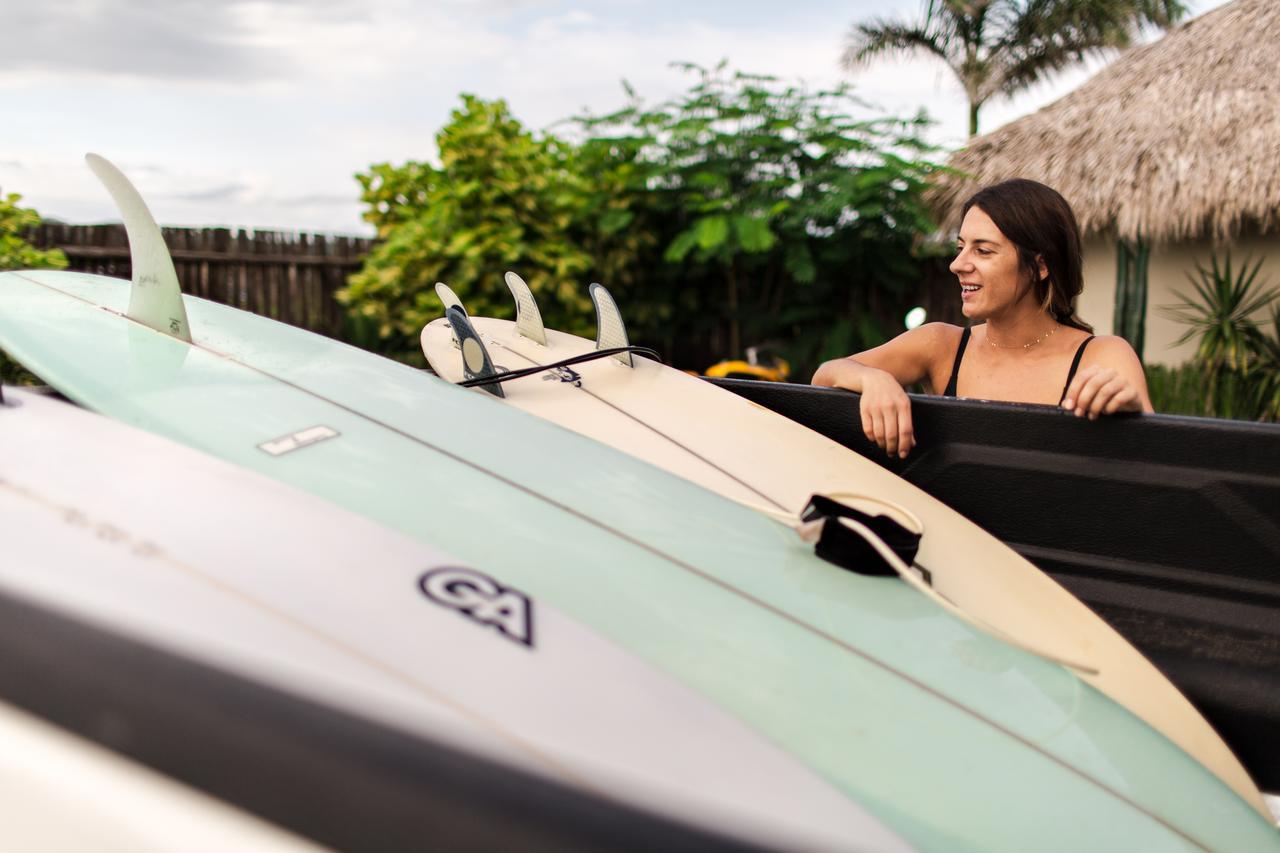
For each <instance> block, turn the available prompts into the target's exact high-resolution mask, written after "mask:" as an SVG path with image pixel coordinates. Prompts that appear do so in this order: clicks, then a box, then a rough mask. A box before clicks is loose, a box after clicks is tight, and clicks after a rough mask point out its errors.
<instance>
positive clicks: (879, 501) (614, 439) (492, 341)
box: [421, 273, 1265, 810]
mask: <svg viewBox="0 0 1280 853" xmlns="http://www.w3.org/2000/svg"><path fill="white" fill-rule="evenodd" d="M506 280H507V283H508V285H509V286H510V288H511V290H512V293H513V295H514V297H515V301H516V305H517V318H516V320H515V321H507V320H498V319H492V318H485V317H474V316H469V317H465V318H460V319H459V320H458V322H456V323H455V324H454V325H460V324H463V323H469V325H470V327H471V329H473V330H474V332H475V334H476V335H478V337H479V341H478V345H477V346H476V349H477V350H479V351H480V352H482V353H483V356H484V359H486V360H488V359H492V362H493V367H492V368H491V369H490V370H488V371H487V374H488V375H493V374H494V373H500V372H503V371H524V370H530V369H533V368H536V367H537V366H538V365H545V364H551V363H554V362H558V361H563V360H574V359H578V358H581V357H584V356H587V355H589V354H591V353H592V352H593V351H596V350H601V349H606V348H616V347H619V346H626V345H627V336H626V333H625V331H624V326H623V323H622V320H621V316H620V314H619V312H618V309H617V306H616V305H615V304H614V302H613V299H612V297H610V296H609V294H608V292H607V291H606V290H604V288H602V287H600V286H599V285H593V286H592V289H591V295H592V298H593V300H594V301H595V303H596V315H597V321H598V325H599V327H600V329H601V332H600V335H599V337H598V339H597V340H596V341H590V340H587V339H585V338H580V337H577V336H574V335H568V334H565V333H562V332H557V331H555V330H552V329H545V328H543V324H542V321H541V317H540V315H539V314H538V313H537V308H536V304H535V303H534V301H533V297H532V294H531V293H530V292H529V288H528V286H527V285H525V283H524V282H523V280H521V279H520V278H519V276H517V275H515V274H514V273H508V274H507V276H506ZM438 290H440V291H441V292H442V297H441V298H442V300H443V301H444V302H445V304H446V305H449V304H460V300H458V298H457V296H456V295H454V294H452V291H449V290H448V288H447V287H441V288H438ZM530 306H532V307H530ZM453 310H456V309H453ZM459 337H460V336H459V334H458V330H457V329H455V328H453V326H451V325H450V323H449V321H448V319H447V318H442V319H440V320H436V321H433V322H432V323H430V324H428V325H427V326H426V327H425V328H424V329H423V330H422V335H421V340H422V348H423V351H424V353H425V354H426V357H427V360H428V362H429V363H430V365H431V367H432V369H433V370H435V371H436V373H438V374H439V375H440V376H441V377H442V378H444V379H446V380H448V381H451V382H462V381H464V380H466V379H468V378H474V377H475V376H478V375H480V374H484V373H486V371H485V370H484V368H483V365H482V363H481V362H480V361H477V360H476V359H477V357H476V356H475V355H474V354H473V355H472V357H471V359H467V358H466V357H465V356H466V352H465V351H464V350H463V349H462V346H461V345H460V343H459ZM464 343H465V341H464ZM469 360H470V361H471V362H473V364H472V366H471V367H470V368H468V361H469ZM500 384H501V387H502V390H503V393H504V400H505V401H506V403H508V404H509V405H511V406H514V407H517V408H519V409H520V410H522V411H525V412H528V413H530V414H534V415H537V416H538V417H541V418H543V419H546V420H549V421H551V422H553V423H557V424H559V425H561V426H563V427H566V428H568V429H571V430H574V431H575V432H578V433H580V434H582V435H585V436H588V437H590V438H593V439H595V440H597V441H600V442H602V443H605V444H608V445H610V446H613V447H615V448H618V449H620V450H622V451H624V452H627V453H629V454H632V455H634V456H636V457H637V458H640V459H643V460H645V461H646V462H649V463H651V464H654V465H656V466H658V467H661V468H663V469H665V470H667V471H670V472H672V473H674V474H676V475H678V476H681V477H684V478H686V479H688V480H690V481H692V482H695V483H697V484H699V485H701V486H703V487H705V488H707V489H710V490H712V491H714V492H716V493H718V494H721V495H724V496H725V497H728V498H731V499H733V500H735V501H737V502H740V503H743V504H747V505H749V506H756V507H759V508H761V509H762V510H764V511H766V512H770V513H782V514H789V515H790V516H791V517H793V518H797V519H798V518H799V516H800V514H801V512H802V511H803V509H804V508H805V506H806V504H807V503H808V501H809V499H810V497H811V496H812V495H814V494H837V495H841V496H842V499H843V501H844V502H845V503H848V504H851V505H853V506H855V507H858V508H859V509H862V510H864V511H865V512H868V513H872V514H875V513H883V512H887V513H888V514H890V515H894V514H898V515H905V516H906V519H904V522H905V523H907V524H909V525H911V524H913V523H914V525H916V526H918V527H919V528H920V529H921V531H922V532H923V537H922V539H921V542H920V548H919V553H918V556H917V560H916V565H917V566H918V567H921V568H922V569H923V573H922V574H923V577H927V578H928V581H927V582H924V581H923V580H920V581H917V580H916V579H915V578H914V577H913V576H912V575H911V574H910V573H907V572H904V573H903V574H904V576H905V578H906V579H907V580H908V581H910V582H912V583H913V584H914V585H915V586H916V587H917V588H920V589H921V590H922V591H924V592H926V593H936V597H935V600H939V602H940V603H941V604H943V605H944V606H948V607H950V606H954V608H955V609H958V610H959V611H961V614H962V615H963V616H967V617H972V619H973V621H974V623H975V624H976V625H977V626H979V627H980V628H983V629H985V630H989V631H991V632H992V633H994V634H995V635H996V636H999V637H1002V638H1011V639H1013V640H1015V641H1017V643H1018V644H1019V645H1021V646H1022V647H1024V648H1027V649H1030V650H1033V651H1039V652H1041V653H1044V654H1046V656H1048V657H1049V658H1050V659H1053V660H1057V661H1060V662H1066V663H1070V664H1072V665H1073V668H1074V669H1075V671H1076V672H1077V674H1078V675H1079V677H1081V678H1082V679H1083V680H1085V681H1086V682H1088V683H1089V684H1091V685H1092V686H1094V687H1096V688H1097V689H1098V690H1100V691H1102V692H1103V693H1104V694H1106V695H1107V696H1110V697H1111V698H1112V699H1114V700H1115V701H1116V702H1118V703H1120V704H1121V705H1123V706H1124V707H1126V708H1128V709H1129V710H1130V711H1132V712H1133V713H1134V714H1136V715H1137V716H1139V717H1141V718H1142V719H1143V720H1145V721H1146V722H1148V723H1149V724H1150V725H1152V726H1153V727H1154V728H1156V729H1157V730H1158V731H1160V732H1161V733H1163V734H1164V735H1166V736H1167V737H1168V738H1169V739H1170V740H1172V741H1173V742H1174V743H1176V744H1178V745H1179V746H1180V747H1182V748H1183V749H1185V750H1186V751H1187V752H1188V753H1189V754H1190V755H1192V756H1193V757H1195V758H1196V759H1197V760H1198V761H1200V762H1201V763H1203V764H1204V765H1205V766H1206V767H1208V768H1209V769H1210V770H1212V771H1213V772H1214V773H1215V774H1216V775H1217V776H1218V777H1219V778H1221V779H1223V781H1225V782H1226V783H1227V784H1229V785H1230V786H1231V787H1232V788H1233V789H1234V790H1236V791H1237V792H1238V793H1240V795H1241V796H1242V797H1245V798H1247V799H1248V800H1249V801H1250V802H1251V803H1253V804H1254V806H1255V808H1259V809H1260V810H1261V809H1262V808H1265V806H1264V805H1263V803H1262V800H1261V795H1260V794H1259V793H1258V791H1257V787H1256V786H1255V785H1254V784H1253V782H1252V780H1251V779H1250V778H1249V776H1248V773H1247V772H1246V771H1245V770H1244V768H1243V767H1242V766H1241V765H1240V762H1239V761H1238V760H1237V759H1236V757H1235V755H1234V754H1233V753H1232V752H1231V750H1230V749H1229V748H1228V747H1227V746H1226V744H1225V743H1223V741H1222V739H1221V738H1220V737H1219V736H1218V735H1217V733H1216V732H1214V731H1213V729H1212V728H1211V727H1210V726H1209V724H1208V723H1207V722H1206V721H1205V720H1204V718H1203V717H1202V716H1201V715H1200V713H1199V712H1198V711H1197V710H1196V709H1195V708H1194V707H1193V706H1192V705H1191V703H1190V702H1188V701H1187V699H1186V698H1185V697H1184V696H1183V695H1182V694H1181V692H1179V691H1178V690H1177V688H1176V687H1174V686H1173V685H1172V684H1171V683H1170V682H1169V681H1168V679H1166V678H1165V677H1164V676H1163V675H1162V674H1161V673H1160V672H1159V671H1158V670H1157V669H1156V668H1155V667H1154V666H1153V665H1152V664H1151V663H1150V662H1149V661H1148V660H1147V659H1146V658H1145V657H1144V656H1143V655H1142V654H1141V653H1140V652H1138V651H1137V650H1136V649H1134V648H1133V647H1132V646H1131V645H1130V644H1129V643H1128V642H1127V641H1126V640H1125V639H1124V638H1123V637H1121V636H1120V635H1119V634H1118V633H1117V632H1116V631H1115V630H1114V629H1112V628H1111V627H1110V626H1109V625H1107V624H1106V623H1105V622H1104V621H1103V620H1102V619H1100V618H1099V617H1098V616H1097V615H1096V614H1094V613H1093V612H1092V611H1091V610H1090V609H1089V608H1088V607H1086V606H1085V605H1084V604H1083V603H1081V602H1080V601H1079V600H1078V599H1076V598H1075V597H1074V596H1073V595H1071V594H1070V593H1069V592H1067V591H1066V590H1065V589H1063V588H1062V587H1061V586H1060V585H1059V584H1058V583H1057V582H1055V581H1054V580H1053V579H1051V578H1050V577H1049V576H1048V575H1046V574H1044V573H1043V572H1041V571H1040V570H1039V569H1037V568H1036V567H1035V566H1034V565H1032V564H1031V563H1030V562H1029V561H1027V560H1026V559H1025V558H1023V557H1022V556H1020V555H1019V554H1017V553H1016V552H1014V551H1013V550H1012V549H1011V548H1009V547H1007V546H1005V545H1004V544H1003V543H1002V542H1000V541H999V540H998V539H996V538H995V537H994V536H992V535H990V534H989V533H987V532H986V531H984V530H983V529H982V528H980V527H978V526H977V525H976V524H973V523H972V522H970V521H968V520H967V519H966V518H964V517H963V516H961V515H960V514H959V513H957V512H955V511H954V510H952V509H950V508H949V507H947V506H946V505H945V504H943V503H942V502H941V501H939V500H937V499H936V498H934V497H932V496H931V495H929V494H927V493H926V492H924V491H922V490H921V489H919V488H917V487H915V486H913V485H911V484H910V483H908V482H907V481H905V480H903V479H902V478H900V477H898V476H896V475H895V474H893V473H892V472H890V471H887V470H886V469H884V468H882V467H881V466H879V465H876V464H875V463H874V462H872V461H870V460H868V459H866V458H864V457H862V456H860V455H858V454H856V453H852V452H850V451H849V450H848V449H846V448H844V447H842V446H840V445H838V444H837V443H835V442H833V441H831V440H830V439H828V438H826V437H825V436H822V435H819V434H818V433H816V432H814V431H812V430H810V429H808V428H806V427H803V426H801V425H799V424H796V423H795V422H793V421H790V420H788V419H786V418H784V417H782V416H780V415H778V414H776V413H774V412H771V411H769V410H767V409H765V408H763V407H761V406H757V405H755V404H753V403H751V402H749V401H747V400H744V399H743V398H741V397H739V396H737V395H735V394H732V393H730V392H728V391H725V390H723V389H720V388H717V387H715V386H713V385H711V384H709V383H707V382H704V381H702V380H700V379H698V378H696V377H693V376H690V375H688V374H685V373H683V372H682V371H678V370H675V369H672V368H669V367H666V366H665V365H663V364H661V363H660V362H658V361H655V360H651V359H647V358H641V357H634V358H633V357H630V356H628V357H625V358H624V357H620V356H613V357H609V358H603V359H599V360H595V361H585V362H578V363H575V364H573V365H572V366H568V367H561V368H552V369H548V370H545V371H535V372H534V373H533V374H532V375H528V376H523V377H520V378H513V379H509V380H508V381H503V382H501V383H500ZM711 425H715V426H714V428H713V427H712V426H711Z"/></svg>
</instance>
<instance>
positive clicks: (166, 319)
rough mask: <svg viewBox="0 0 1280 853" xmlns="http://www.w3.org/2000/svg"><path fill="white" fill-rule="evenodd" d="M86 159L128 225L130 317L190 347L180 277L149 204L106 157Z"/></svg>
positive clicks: (126, 230) (86, 157)
mask: <svg viewBox="0 0 1280 853" xmlns="http://www.w3.org/2000/svg"><path fill="white" fill-rule="evenodd" d="M84 159H85V160H86V161H87V162H88V164H89V168H90V169H92V170H93V174H94V175H96V176H97V178H98V180H99V181H101V182H102V185H103V186H104V187H106V188H107V192H109V193H110V194H111V198H112V200H113V201H115V203H116V209H117V210H119V211H120V218H121V219H123V220H124V230H125V233H127V234H128V235H129V258H130V265H131V266H132V267H133V287H132V288H131V289H130V291H129V310H128V312H127V316H128V317H129V318H130V319H132V320H136V321H138V322H139V323H142V324H143V325H146V326H150V327H151V328H153V329H156V330H157V331H161V332H164V333H165V334H167V335H173V336H174V337H175V338H178V339H179V340H183V341H186V342H187V343H190V342H191V324H190V323H188V322H187V308H186V305H185V304H184V303H183V301H182V288H181V287H180V286H179V284H178V273H177V271H176V270H175V269H174V268H173V258H172V257H171V256H170V254H169V247H168V246H166V245H165V242H164V235H163V234H161V233H160V226H158V225H156V220H155V218H154V217H153V216H152V215H151V211H150V210H148V209H147V203H146V202H145V201H143V200H142V196H141V195H139V193H138V191H137V189H135V188H134V186H133V184H131V183H130V182H129V179H128V178H126V177H125V176H124V173H123V172H121V171H120V170H119V169H117V168H116V167H115V166H114V165H112V163H111V162H110V161H109V160H107V159H106V158H105V157H100V156H98V155H97V154H86V155H85V156H84Z"/></svg>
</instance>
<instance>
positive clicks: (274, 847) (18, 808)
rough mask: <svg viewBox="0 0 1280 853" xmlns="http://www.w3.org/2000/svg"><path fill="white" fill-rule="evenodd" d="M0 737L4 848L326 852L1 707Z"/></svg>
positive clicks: (106, 852) (109, 852)
mask: <svg viewBox="0 0 1280 853" xmlns="http://www.w3.org/2000/svg"><path fill="white" fill-rule="evenodd" d="M0 741H2V742H3V743H4V749H2V750H0V797H3V799H4V803H5V808H4V815H5V828H4V833H5V844H6V845H7V846H11V847H12V849H15V850H95V851H100V852H101V853H168V851H171V850H173V848H174V844H175V839H177V838H185V839H192V838H199V839H200V844H201V845H202V846H204V847H206V848H207V849H211V850H245V851H255V853H320V851H322V850H323V849H324V848H322V847H320V846H318V845H316V844H312V843H310V842H308V841H307V840H306V839H303V838H299V837H298V836H296V835H292V834H290V833H288V832H285V831H283V830H281V829H280V828H278V827H276V826H273V825H272V824H270V823H267V822H265V821H262V820H259V819H257V818H255V817H253V816H252V815H247V814H245V813H244V812H241V811H239V810H237V809H234V808H231V807H229V806H227V805H226V804H225V803H223V802H221V801H219V800H216V799H214V798H212V797H209V796H207V795H205V794H203V793H201V792H199V791H197V790H194V789H191V788H188V787H186V786H184V785H180V784H178V783H176V782H174V781H173V780H172V779H169V778H168V777H166V776H164V775H163V774H160V773H157V772H155V771H154V770H151V769H150V768H147V767H145V766H143V765H140V764H138V763H136V762H133V761H129V760H127V759H125V758H123V757H121V756H120V755H118V754H116V753H114V752H112V751H111V750H109V749H105V748H103V747H100V746H96V745H94V744H91V743H88V742H86V741H84V740H83V739H80V738H77V737H75V736H73V735H71V734H68V733H67V732H65V731H63V730H61V729H59V728H57V727H56V726H52V725H49V724H48V723H46V722H44V721H42V720H41V719H39V718H38V717H34V716H32V715H30V714H26V713H24V712H22V711H21V710H19V709H17V708H14V707H12V706H9V705H5V704H2V703H0Z"/></svg>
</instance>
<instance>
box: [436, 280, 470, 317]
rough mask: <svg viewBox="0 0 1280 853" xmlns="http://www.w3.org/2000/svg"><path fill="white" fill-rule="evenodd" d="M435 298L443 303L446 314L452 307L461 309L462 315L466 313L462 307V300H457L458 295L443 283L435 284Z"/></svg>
mask: <svg viewBox="0 0 1280 853" xmlns="http://www.w3.org/2000/svg"><path fill="white" fill-rule="evenodd" d="M436 296H438V297H440V301H441V302H443V303H444V310H445V312H446V313H448V311H449V309H450V308H453V307H454V306H457V307H458V308H461V309H462V313H463V314H466V313H467V309H466V308H465V307H464V306H463V304H462V300H461V299H459V298H458V294H456V293H454V292H453V288H452V287H450V286H449V285H447V284H445V283H444V282H443V281H437V282H436Z"/></svg>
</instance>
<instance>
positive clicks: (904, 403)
mask: <svg viewBox="0 0 1280 853" xmlns="http://www.w3.org/2000/svg"><path fill="white" fill-rule="evenodd" d="M915 446H916V434H915V427H914V426H912V424H911V401H910V400H899V401H898V447H897V451H898V458H899V459H906V458H907V454H908V453H910V452H911V448H913V447H915ZM889 452H890V453H893V451H892V450H891V451H889Z"/></svg>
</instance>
